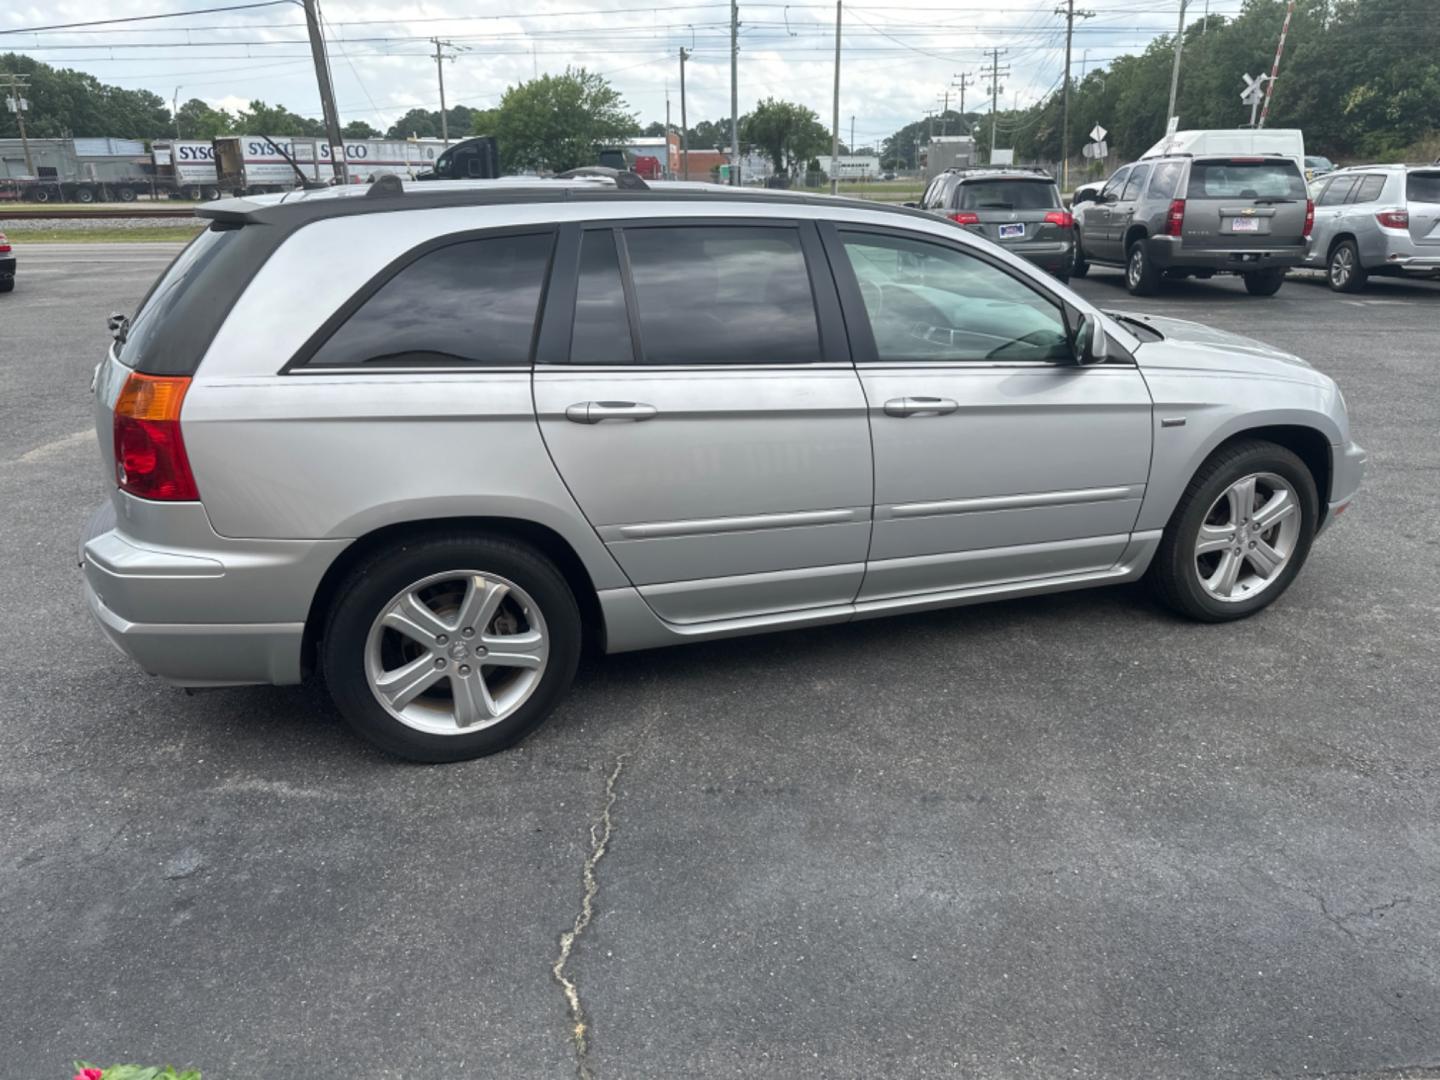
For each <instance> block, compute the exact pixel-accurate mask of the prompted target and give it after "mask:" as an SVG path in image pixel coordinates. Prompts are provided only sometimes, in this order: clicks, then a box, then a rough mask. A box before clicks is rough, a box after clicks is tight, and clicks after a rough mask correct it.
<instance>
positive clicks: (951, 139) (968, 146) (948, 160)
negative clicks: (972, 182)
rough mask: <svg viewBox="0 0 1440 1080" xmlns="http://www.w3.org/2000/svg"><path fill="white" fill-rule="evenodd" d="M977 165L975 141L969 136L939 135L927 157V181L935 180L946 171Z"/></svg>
mask: <svg viewBox="0 0 1440 1080" xmlns="http://www.w3.org/2000/svg"><path fill="white" fill-rule="evenodd" d="M973 164H975V140H974V139H972V138H971V137H970V136H969V135H937V136H935V138H933V139H931V140H930V142H929V144H928V149H927V153H926V155H925V179H926V180H934V179H935V177H937V176H939V175H940V174H941V173H943V172H944V171H945V170H946V169H963V168H964V167H965V166H967V165H973Z"/></svg>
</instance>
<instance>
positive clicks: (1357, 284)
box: [1325, 240, 1369, 293]
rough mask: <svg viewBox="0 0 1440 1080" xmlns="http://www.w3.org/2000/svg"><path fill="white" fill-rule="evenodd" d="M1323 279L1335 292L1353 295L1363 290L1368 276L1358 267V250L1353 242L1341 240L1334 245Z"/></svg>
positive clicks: (1362, 268)
mask: <svg viewBox="0 0 1440 1080" xmlns="http://www.w3.org/2000/svg"><path fill="white" fill-rule="evenodd" d="M1325 277H1326V279H1327V280H1328V281H1329V282H1330V288H1332V289H1334V290H1335V291H1336V292H1347V293H1353V292H1359V291H1360V290H1361V289H1363V288H1365V279H1366V278H1367V277H1369V275H1368V274H1367V273H1366V272H1365V267H1363V266H1361V265H1360V248H1359V247H1357V246H1356V244H1355V241H1354V240H1341V241H1340V243H1338V244H1336V245H1335V248H1334V250H1333V251H1331V252H1330V261H1329V262H1328V263H1327V264H1326V267H1325Z"/></svg>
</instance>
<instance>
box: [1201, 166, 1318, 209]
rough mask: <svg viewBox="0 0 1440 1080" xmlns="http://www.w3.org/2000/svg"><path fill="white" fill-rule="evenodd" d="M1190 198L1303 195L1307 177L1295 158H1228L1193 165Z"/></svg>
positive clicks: (1286, 197)
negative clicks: (1276, 159)
mask: <svg viewBox="0 0 1440 1080" xmlns="http://www.w3.org/2000/svg"><path fill="white" fill-rule="evenodd" d="M1187 197H1188V198H1191V199H1265V198H1272V199H1304V198H1305V197H1306V191H1305V178H1304V177H1303V176H1301V175H1300V169H1299V167H1298V166H1296V164H1295V163H1294V162H1293V161H1290V160H1288V159H1287V160H1284V161H1247V160H1244V159H1240V158H1229V159H1223V160H1217V161H1197V162H1195V163H1194V164H1192V165H1191V167H1190V187H1189V191H1188V192H1187Z"/></svg>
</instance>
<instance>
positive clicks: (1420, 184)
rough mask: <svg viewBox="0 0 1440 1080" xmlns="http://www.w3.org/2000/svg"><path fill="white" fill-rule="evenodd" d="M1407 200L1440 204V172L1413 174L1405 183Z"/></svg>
mask: <svg viewBox="0 0 1440 1080" xmlns="http://www.w3.org/2000/svg"><path fill="white" fill-rule="evenodd" d="M1405 198H1407V199H1409V200H1410V201H1411V202H1433V203H1440V172H1412V173H1411V174H1410V176H1409V177H1408V178H1407V179H1406V181H1405Z"/></svg>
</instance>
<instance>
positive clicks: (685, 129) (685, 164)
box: [680, 45, 690, 180]
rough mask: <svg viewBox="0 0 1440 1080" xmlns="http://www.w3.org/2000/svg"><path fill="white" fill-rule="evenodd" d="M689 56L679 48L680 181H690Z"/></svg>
mask: <svg viewBox="0 0 1440 1080" xmlns="http://www.w3.org/2000/svg"><path fill="white" fill-rule="evenodd" d="M689 57H690V54H689V53H688V52H686V51H685V46H683V45H682V46H680V179H682V180H689V179H690V128H689V126H688V125H687V124H686V121H685V61H686V60H687V59H689Z"/></svg>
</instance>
